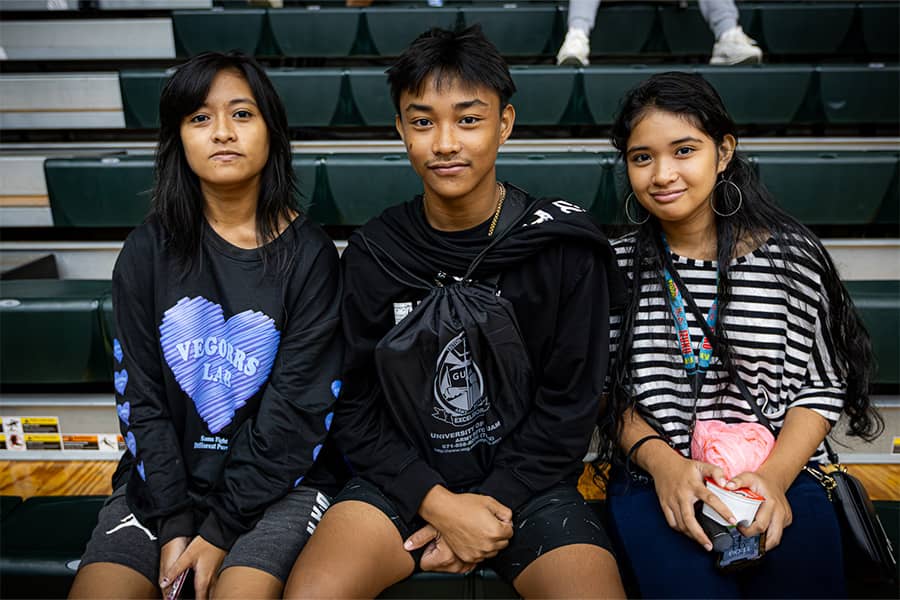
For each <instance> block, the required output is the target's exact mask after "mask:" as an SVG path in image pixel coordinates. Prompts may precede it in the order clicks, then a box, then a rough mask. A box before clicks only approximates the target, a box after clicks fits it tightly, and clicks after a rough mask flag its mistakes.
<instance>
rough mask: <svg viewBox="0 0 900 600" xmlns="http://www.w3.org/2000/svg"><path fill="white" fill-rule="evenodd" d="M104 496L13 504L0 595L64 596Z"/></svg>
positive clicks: (1, 552) (0, 544)
mask: <svg viewBox="0 0 900 600" xmlns="http://www.w3.org/2000/svg"><path fill="white" fill-rule="evenodd" d="M48 364H50V363H48ZM105 500H106V498H105V497H103V496H72V497H67V496H45V497H35V498H29V499H28V500H26V501H25V502H23V503H22V504H21V505H20V506H19V507H18V508H16V510H15V512H14V513H13V514H12V515H11V518H9V519H7V520H5V521H4V522H3V535H2V536H0V596H3V597H4V598H65V597H66V595H67V594H68V593H69V587H70V586H71V585H72V580H73V579H74V577H75V571H76V570H77V568H78V564H77V561H78V559H79V558H80V557H81V554H82V552H84V547H85V544H86V543H87V541H88V539H90V537H91V531H93V529H94V526H95V525H96V524H97V513H99V512H100V507H101V506H102V505H103V502H104V501H105Z"/></svg>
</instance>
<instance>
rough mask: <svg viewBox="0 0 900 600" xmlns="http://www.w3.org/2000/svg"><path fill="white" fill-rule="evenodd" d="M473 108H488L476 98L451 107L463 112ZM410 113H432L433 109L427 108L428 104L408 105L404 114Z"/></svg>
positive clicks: (482, 101)
mask: <svg viewBox="0 0 900 600" xmlns="http://www.w3.org/2000/svg"><path fill="white" fill-rule="evenodd" d="M473 106H484V107H487V106H490V105H489V104H488V103H487V102H485V101H484V100H480V99H478V98H473V99H472V100H466V101H465V102H457V103H456V104H454V105H453V109H454V110H465V109H467V108H472V107H473ZM412 111H420V112H432V111H434V107H432V106H429V105H428V104H415V103H410V104H408V105H407V106H406V110H405V112H412Z"/></svg>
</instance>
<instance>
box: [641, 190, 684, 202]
mask: <svg viewBox="0 0 900 600" xmlns="http://www.w3.org/2000/svg"><path fill="white" fill-rule="evenodd" d="M686 191H687V190H671V191H665V192H653V193H651V194H650V195H651V196H653V199H654V200H656V201H657V202H672V201H673V200H677V199H678V198H680V197H681V195H682V194H684V193H685V192H686Z"/></svg>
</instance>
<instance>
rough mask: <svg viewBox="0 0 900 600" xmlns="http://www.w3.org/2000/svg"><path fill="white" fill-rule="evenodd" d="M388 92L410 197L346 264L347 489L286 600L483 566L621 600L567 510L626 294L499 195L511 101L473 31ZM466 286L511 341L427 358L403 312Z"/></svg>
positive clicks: (551, 210)
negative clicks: (413, 186) (614, 308)
mask: <svg viewBox="0 0 900 600" xmlns="http://www.w3.org/2000/svg"><path fill="white" fill-rule="evenodd" d="M388 80H389V83H390V86H391V93H392V96H393V100H394V105H395V108H396V109H397V117H396V126H397V131H398V132H399V133H400V137H401V138H402V139H403V142H404V144H405V145H406V149H407V153H408V155H409V160H410V163H411V164H412V167H413V168H414V169H415V170H416V172H417V173H418V174H419V176H420V177H421V178H422V183H423V186H424V194H423V195H421V196H417V197H416V198H415V199H414V200H412V201H411V202H408V203H406V204H402V205H399V206H395V207H393V208H390V209H388V210H387V211H385V212H384V213H383V214H382V215H381V216H380V217H378V218H376V219H374V220H373V221H371V222H370V223H369V224H367V225H366V226H365V227H363V228H362V229H361V231H360V232H357V234H354V235H353V236H351V238H350V241H349V244H348V247H347V249H346V251H345V252H344V255H343V266H344V285H345V288H344V289H345V293H344V297H343V300H342V311H341V312H342V318H343V327H344V335H345V339H346V341H347V344H346V346H347V351H346V358H345V363H344V370H343V371H344V372H343V382H344V383H343V390H342V392H341V395H340V398H339V400H338V404H337V407H336V410H335V422H334V429H333V433H334V435H335V436H336V440H337V443H338V445H339V447H340V448H341V450H342V451H343V452H344V454H345V456H346V457H347V459H348V461H349V462H350V464H351V465H352V467H353V468H354V470H355V471H356V473H357V477H356V478H355V479H353V480H352V481H351V482H350V483H349V484H348V485H347V487H345V488H344V491H343V492H341V494H339V496H338V497H337V498H336V500H335V504H334V505H333V506H332V507H331V508H330V509H329V511H328V512H327V513H326V514H325V517H324V518H323V520H322V521H321V523H320V525H319V526H318V529H317V531H316V533H315V535H314V536H313V537H312V539H311V541H310V542H309V543H308V544H307V546H306V548H305V549H304V551H303V553H302V555H301V556H300V557H299V558H298V560H297V563H296V564H295V566H294V569H293V571H292V573H291V577H290V579H289V581H288V584H287V587H286V597H314V598H329V597H353V598H357V597H374V596H377V595H378V594H379V593H380V592H381V591H382V590H383V589H385V588H387V587H389V586H390V585H392V584H394V583H396V582H398V581H401V580H402V579H404V578H406V577H408V576H409V575H410V574H412V573H413V572H414V571H415V570H417V569H421V570H423V571H445V572H458V573H464V572H468V571H470V570H472V569H474V568H475V566H476V565H479V564H484V565H485V566H489V567H491V568H493V569H494V570H495V571H496V572H497V573H498V574H499V575H500V576H501V577H502V578H503V579H505V580H506V581H508V582H510V583H512V584H513V585H514V586H515V588H516V590H517V591H518V592H519V593H520V594H522V595H523V596H525V597H551V596H552V597H570V598H575V597H598V596H602V597H616V596H619V597H621V596H624V592H623V590H622V585H621V582H620V580H619V575H618V571H617V569H616V563H615V559H614V558H613V556H612V554H611V553H610V550H609V549H610V544H609V541H608V539H607V537H606V534H605V533H604V531H603V528H602V526H601V524H600V522H599V521H598V519H597V518H596V516H595V515H594V513H593V511H592V510H591V509H590V507H588V506H587V505H586V504H585V503H584V501H583V499H582V498H581V496H580V495H579V493H578V490H577V480H578V476H579V474H580V473H581V471H582V462H581V459H582V457H583V456H584V453H585V451H586V449H587V446H588V442H589V439H590V436H591V432H592V430H593V428H594V423H596V420H597V416H598V412H599V410H600V408H601V407H600V400H599V398H600V393H601V391H602V389H603V381H604V377H605V373H606V364H607V358H608V330H609V316H608V312H609V305H610V298H611V296H612V297H614V296H615V295H616V294H617V293H618V292H619V291H620V287H619V286H620V285H621V284H620V283H619V280H618V276H617V272H616V271H615V267H614V266H613V262H612V261H611V251H610V248H609V245H608V243H607V241H606V238H604V237H603V235H602V233H601V232H600V231H599V229H598V228H597V226H596V225H595V224H594V222H593V221H592V220H591V218H590V217H588V215H587V214H586V213H585V212H584V211H583V210H582V209H580V208H579V207H577V206H575V205H572V204H569V203H568V202H565V201H563V200H559V199H545V200H540V201H537V202H536V203H534V204H533V202H534V199H532V198H530V197H529V196H528V195H527V194H526V193H525V192H523V191H522V190H519V189H518V188H516V187H514V186H512V185H510V184H508V183H500V182H498V181H497V179H496V170H495V163H496V160H497V151H498V149H499V147H500V145H501V144H503V143H504V142H505V141H506V139H507V138H508V137H509V135H510V133H511V132H512V128H513V122H514V121H515V110H514V108H513V106H512V105H511V104H509V98H510V97H511V96H512V94H513V92H514V91H515V85H514V84H513V81H512V78H511V77H510V73H509V69H508V68H507V65H506V63H505V62H504V60H503V58H502V57H501V56H500V54H499V53H498V51H497V49H496V48H495V47H494V46H493V45H492V44H491V43H490V42H489V41H487V39H485V37H484V36H483V34H482V33H481V31H480V29H478V28H477V27H476V28H470V29H467V30H465V31H463V32H461V33H453V32H450V31H444V30H437V29H435V30H431V31H429V32H427V33H425V34H423V35H422V36H420V37H419V38H418V39H417V40H416V41H414V42H413V44H412V45H411V46H410V47H409V48H408V49H407V50H406V51H405V52H404V53H403V54H402V55H401V57H400V58H399V60H398V61H397V63H396V64H395V65H394V66H393V67H391V68H390V69H389V70H388ZM492 241H494V242H496V243H495V244H494V245H493V246H492V247H491V249H490V250H489V251H488V252H487V253H486V254H485V255H484V257H483V260H482V261H481V262H480V263H479V265H478V267H477V268H475V269H474V271H473V272H471V273H468V271H469V267H470V266H471V264H472V263H473V260H474V259H475V258H476V256H477V255H478V254H479V252H480V251H482V250H483V249H484V248H485V247H486V246H488V244H489V243H491V242H492ZM467 275H468V276H467ZM463 279H465V281H463ZM470 279H471V280H472V281H478V282H482V283H486V284H487V285H489V286H490V293H489V294H487V296H485V297H482V299H484V298H488V301H487V304H485V306H489V309H488V310H493V308H494V307H495V306H496V305H501V306H505V307H511V308H510V309H508V311H507V312H510V313H512V315H511V316H509V318H510V321H509V323H510V326H509V327H505V328H504V327H500V328H499V329H497V328H495V330H494V331H493V333H491V334H489V335H488V336H486V341H485V342H484V343H483V345H487V346H490V345H493V344H495V342H497V338H504V340H502V342H503V343H508V345H507V346H503V347H505V348H507V349H508V351H504V352H502V353H501V354H503V356H496V355H495V356H487V357H484V355H483V354H482V355H481V356H482V357H484V358H479V354H478V352H481V351H482V348H476V347H475V346H477V345H476V344H473V342H472V339H467V337H466V336H468V335H469V333H468V332H466V331H464V332H463V333H464V335H462V336H457V337H455V338H453V339H452V340H451V341H450V342H449V343H447V344H446V346H444V347H443V348H441V347H437V348H431V347H425V346H427V344H425V345H423V344H420V343H419V341H418V340H420V339H422V338H421V337H417V336H420V335H421V333H422V332H421V331H420V330H421V329H422V328H421V327H418V328H416V327H413V328H412V330H411V331H406V330H404V329H403V327H404V326H408V325H409V324H410V323H412V322H415V321H416V320H417V319H418V321H419V322H421V321H422V318H421V317H422V315H421V314H418V315H416V314H415V313H414V311H416V312H420V313H421V311H423V310H429V311H431V310H436V311H437V309H435V306H438V305H439V304H440V301H435V300H434V298H435V296H434V294H433V293H432V292H434V291H435V290H436V289H437V288H436V287H435V286H439V287H441V288H443V289H442V290H439V291H440V293H442V294H447V295H446V296H444V297H443V298H444V300H443V301H446V302H451V303H452V302H453V301H454V296H453V294H455V293H457V292H459V293H463V294H466V293H470V292H471V293H473V294H474V293H475V292H474V291H473V290H472V289H468V290H462V291H460V290H461V288H460V287H459V286H464V285H466V284H467V283H468V282H469V280H470ZM444 286H447V287H446V288H444ZM454 286H457V287H455V288H454ZM429 288H431V289H430V290H429ZM479 289H482V288H479ZM453 290H456V291H453ZM423 299H424V301H423ZM490 299H493V303H492V302H491V300H490ZM420 302H421V305H420V304H419V303H420ZM417 306H418V308H416V307H417ZM459 306H463V305H459ZM458 310H459V309H457V312H458ZM438 312H439V311H437V312H435V314H438ZM451 312H452V311H451ZM476 312H477V311H476ZM507 316H508V315H507ZM454 318H455V317H454ZM491 318H493V317H487V318H485V317H483V316H478V315H476V316H474V317H472V319H474V320H476V321H477V320H479V319H481V321H485V320H488V321H489V320H490V319H491ZM404 319H409V321H408V322H407V323H405V324H404V325H403V326H398V324H399V323H401V322H402V321H403V320H404ZM501 320H502V319H501ZM482 324H484V323H482ZM423 327H424V325H423ZM438 327H439V328H440V324H438ZM426 328H427V327H426ZM407 329H409V328H408V327H407ZM389 332H390V333H389ZM404 336H407V338H406V339H404ZM409 336H412V338H410V337H409ZM518 336H520V337H518ZM425 337H426V338H427V332H426V335H425ZM410 339H412V342H410ZM510 340H511V341H510ZM467 342H468V348H469V349H471V352H470V351H469V350H467V346H466V343H467ZM441 343H443V342H441ZM404 344H405V346H404ZM376 346H377V348H376ZM400 346H403V347H404V348H405V349H406V352H405V353H404V352H403V351H402V348H401V351H399V353H398V351H397V350H398V348H399V347H400ZM517 351H519V354H520V356H521V360H518V361H513V363H514V364H508V365H507V366H508V367H509V369H508V371H514V372H515V371H517V370H518V375H520V376H521V375H522V374H523V373H524V374H525V375H524V376H521V377H518V379H517V378H516V377H512V376H511V379H513V380H515V381H516V382H518V383H519V384H518V385H510V383H509V381H508V380H504V381H502V382H500V381H496V380H491V377H492V374H493V373H495V372H497V371H496V369H493V367H492V365H493V364H495V363H503V362H504V361H507V363H509V359H510V356H509V355H508V354H510V353H511V354H513V355H515V354H516V352H517ZM398 356H399V362H398ZM479 361H481V362H482V364H481V366H480V367H479V365H478V364H477V363H478V362H479ZM488 362H490V363H491V364H490V365H488V364H487V363H488ZM516 363H517V364H516ZM435 365H437V366H435ZM457 367H460V368H457ZM460 373H462V375H461V376H460ZM454 377H456V379H455V380H454ZM460 377H461V378H460ZM495 379H497V378H495ZM423 380H427V381H426V385H425V386H423V385H421V382H422V381H423ZM460 381H462V383H461V385H460ZM454 386H455V387H454ZM473 389H474V390H477V391H476V392H475V393H474V395H472V390H473ZM423 390H424V393H423ZM484 390H488V391H487V392H484ZM498 390H500V391H498Z"/></svg>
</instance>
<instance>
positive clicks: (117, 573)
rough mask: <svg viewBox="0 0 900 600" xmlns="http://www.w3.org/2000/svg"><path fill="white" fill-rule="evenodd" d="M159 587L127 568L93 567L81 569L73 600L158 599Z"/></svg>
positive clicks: (102, 564) (113, 566)
mask: <svg viewBox="0 0 900 600" xmlns="http://www.w3.org/2000/svg"><path fill="white" fill-rule="evenodd" d="M159 594H160V592H159V588H158V587H156V584H155V583H153V582H152V581H150V580H149V579H147V578H146V577H144V576H143V575H141V574H140V573H138V572H137V571H135V570H134V569H132V568H131V567H126V566H125V565H120V564H116V563H104V562H100V563H91V564H89V565H86V566H84V567H82V568H81V569H79V571H78V574H77V575H76V576H75V581H74V582H73V583H72V588H71V589H70V590H69V598H70V599H71V600H75V599H80V598H85V599H89V598H90V599H94V598H96V599H103V598H157V597H159Z"/></svg>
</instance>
